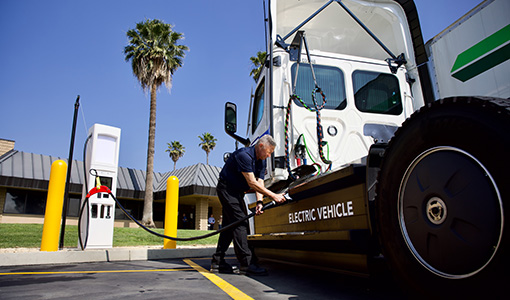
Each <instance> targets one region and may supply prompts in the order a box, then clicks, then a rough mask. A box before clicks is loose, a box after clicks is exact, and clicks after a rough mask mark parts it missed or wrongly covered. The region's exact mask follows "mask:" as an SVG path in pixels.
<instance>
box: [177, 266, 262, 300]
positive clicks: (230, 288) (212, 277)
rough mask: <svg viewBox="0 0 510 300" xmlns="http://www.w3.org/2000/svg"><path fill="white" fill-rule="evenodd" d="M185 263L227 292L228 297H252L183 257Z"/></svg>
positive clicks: (235, 298)
mask: <svg viewBox="0 0 510 300" xmlns="http://www.w3.org/2000/svg"><path fill="white" fill-rule="evenodd" d="M183 261H184V262H185V263H187V264H188V265H189V266H190V267H192V268H193V269H195V270H196V271H198V272H199V273H200V274H202V275H204V277H205V278H207V279H209V280H210V281H211V282H212V283H214V284H215V285H216V286H218V287H219V288H220V289H222V290H223V291H224V292H225V293H227V294H228V295H229V296H230V297H232V298H233V299H234V300H239V299H243V300H244V299H252V300H253V298H252V297H250V296H248V295H246V294H245V293H243V292H241V291H240V290H239V289H238V288H236V287H235V286H233V285H231V284H230V283H228V282H226V281H225V280H223V279H222V278H220V277H218V276H216V275H215V274H213V273H211V272H209V271H207V270H206V269H204V268H202V267H201V266H199V265H197V264H196V263H194V262H192V261H191V260H189V259H183Z"/></svg>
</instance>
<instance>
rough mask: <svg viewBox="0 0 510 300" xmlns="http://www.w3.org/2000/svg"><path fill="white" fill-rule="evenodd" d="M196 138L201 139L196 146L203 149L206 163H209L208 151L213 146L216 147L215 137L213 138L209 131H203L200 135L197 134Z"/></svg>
mask: <svg viewBox="0 0 510 300" xmlns="http://www.w3.org/2000/svg"><path fill="white" fill-rule="evenodd" d="M198 138H199V139H200V140H201V142H200V144H198V146H200V147H202V149H203V150H204V151H205V154H206V158H207V164H209V152H211V151H212V150H213V149H214V147H216V141H217V139H215V138H214V136H213V135H212V134H210V133H209V132H206V133H203V134H202V135H201V136H200V135H199V136H198Z"/></svg>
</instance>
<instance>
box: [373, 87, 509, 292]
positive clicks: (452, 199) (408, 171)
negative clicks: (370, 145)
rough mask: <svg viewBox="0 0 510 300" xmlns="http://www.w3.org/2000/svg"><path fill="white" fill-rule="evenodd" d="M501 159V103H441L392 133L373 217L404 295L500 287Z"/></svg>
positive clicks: (503, 254)
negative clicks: (408, 293) (402, 287)
mask: <svg viewBox="0 0 510 300" xmlns="http://www.w3.org/2000/svg"><path fill="white" fill-rule="evenodd" d="M508 154H510V101H508V100H505V99H495V98H483V97H457V98H447V99H443V100H439V101H436V102H433V103H430V104H428V105H427V106H425V107H423V108H422V109H420V111H418V112H416V113H415V114H413V115H412V116H411V117H410V118H409V119H408V120H406V121H405V122H404V124H403V125H402V127H401V128H399V129H398V130H397V132H396V133H395V136H394V137H393V138H392V139H391V140H390V142H389V144H388V148H387V149H386V151H385V154H384V158H383V162H382V165H381V170H380V172H379V175H378V183H377V187H376V194H377V196H376V199H375V217H376V220H377V221H376V223H377V232H378V235H379V241H380V243H381V247H382V251H383V255H384V257H385V258H386V260H387V262H388V264H389V267H390V269H391V270H392V273H394V274H395V275H397V276H396V277H397V280H399V281H400V282H401V283H402V284H403V286H404V287H405V288H406V289H408V290H410V291H413V294H418V295H423V296H426V297H428V296H434V297H435V298H443V297H448V296H452V295H455V296H459V295H462V294H464V295H468V296H471V297H472V296H473V295H475V294H477V293H480V294H485V295H486V296H487V295H488V294H487V292H489V293H490V295H491V296H495V295H498V294H497V293H495V290H497V289H506V284H507V283H506V282H508V281H507V280H508V275H507V274H508V273H510V270H504V269H505V268H508V267H509V266H510V264H509V262H510V260H509V258H508V257H509V256H510V252H509V250H510V247H509V242H510V236H509V233H510V232H509V231H510V228H509V225H508V223H509V220H510V219H509V215H508V211H509V210H508V208H509V207H510V188H509V187H510V182H509V181H508V178H509V177H508V172H509V170H510V163H509V159H508V157H507V155H508ZM505 207H506V208H507V210H506V211H505V210H504V208H505ZM505 217H507V220H506V222H505Z"/></svg>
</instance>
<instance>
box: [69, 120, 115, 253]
mask: <svg viewBox="0 0 510 300" xmlns="http://www.w3.org/2000/svg"><path fill="white" fill-rule="evenodd" d="M89 136H90V139H89V140H88V144H87V153H86V157H85V162H84V163H85V170H86V172H87V173H86V174H85V176H87V185H88V186H85V184H83V193H82V201H81V202H82V204H81V205H80V207H81V206H83V203H84V201H85V197H86V195H87V194H88V193H89V191H90V190H91V189H92V188H94V187H96V176H95V175H94V174H90V170H91V169H94V170H96V171H97V175H98V176H99V178H100V179H101V185H104V186H106V187H108V188H109V189H110V190H111V192H112V194H113V195H116V190H117V172H118V166H119V148H120V128H116V127H111V126H107V125H102V124H94V125H93V126H92V127H91V128H90V129H89ZM114 221H115V201H114V200H113V199H112V197H111V196H110V195H109V194H108V193H96V194H93V195H91V196H90V198H89V205H88V209H85V210H84V212H83V216H82V218H81V220H80V222H81V223H80V231H81V232H80V234H81V236H82V241H84V240H86V244H85V245H84V246H85V247H86V248H91V249H97V248H111V247H112V243H113V225H114ZM78 243H79V241H78Z"/></svg>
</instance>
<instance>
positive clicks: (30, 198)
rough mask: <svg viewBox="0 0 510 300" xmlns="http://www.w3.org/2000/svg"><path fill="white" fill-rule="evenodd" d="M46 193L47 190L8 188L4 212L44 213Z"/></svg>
mask: <svg viewBox="0 0 510 300" xmlns="http://www.w3.org/2000/svg"><path fill="white" fill-rule="evenodd" d="M46 195H47V193H45V192H36V191H24V190H11V189H8V190H7V194H6V196H5V205H4V213H6V214H29V215H44V210H45V208H46V197H47V196H46Z"/></svg>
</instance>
